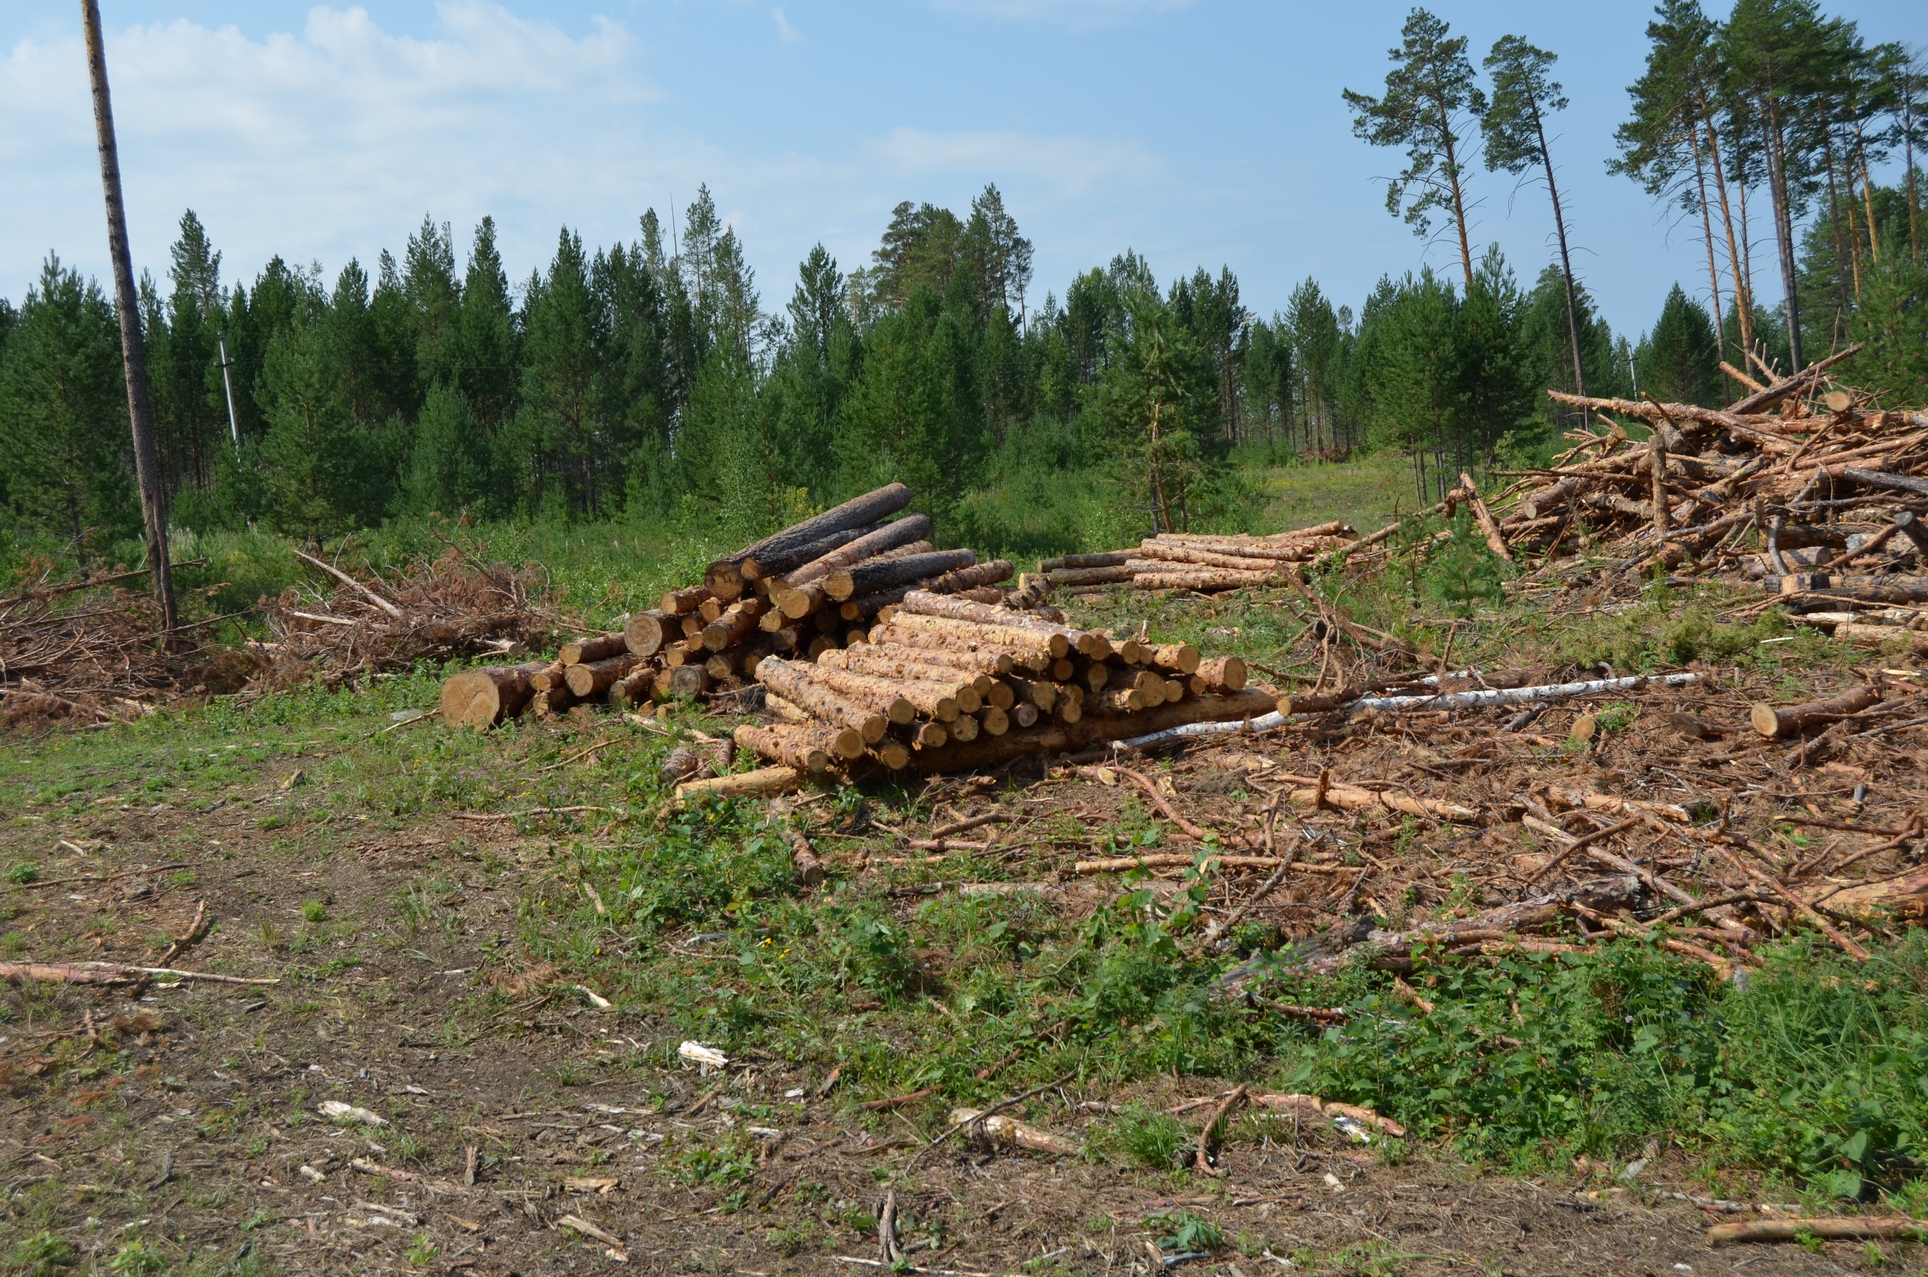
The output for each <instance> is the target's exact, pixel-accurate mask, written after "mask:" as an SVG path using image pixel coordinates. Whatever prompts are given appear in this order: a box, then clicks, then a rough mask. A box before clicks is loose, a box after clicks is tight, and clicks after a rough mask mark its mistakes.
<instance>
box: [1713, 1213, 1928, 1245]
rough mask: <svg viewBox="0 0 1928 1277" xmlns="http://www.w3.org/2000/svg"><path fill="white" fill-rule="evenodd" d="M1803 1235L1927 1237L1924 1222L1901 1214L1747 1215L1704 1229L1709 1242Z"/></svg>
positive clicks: (1843, 1238)
mask: <svg viewBox="0 0 1928 1277" xmlns="http://www.w3.org/2000/svg"><path fill="white" fill-rule="evenodd" d="M1807 1237H1820V1238H1825V1239H1830V1240H1834V1241H1878V1240H1881V1239H1883V1238H1911V1239H1913V1240H1915V1241H1928V1223H1924V1222H1923V1221H1921V1220H1918V1219H1909V1218H1908V1217H1907V1216H1905V1215H1892V1216H1888V1217H1886V1218H1879V1219H1870V1218H1861V1219H1855V1218H1844V1217H1839V1216H1836V1217H1833V1218H1828V1219H1750V1220H1746V1221H1743V1222H1741V1223H1736V1224H1715V1225H1714V1226H1713V1227H1712V1228H1710V1229H1708V1230H1707V1244H1708V1245H1709V1246H1727V1245H1732V1244H1733V1243H1735V1242H1798V1241H1801V1240H1802V1239H1803V1238H1807Z"/></svg>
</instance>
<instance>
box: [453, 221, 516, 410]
mask: <svg viewBox="0 0 1928 1277" xmlns="http://www.w3.org/2000/svg"><path fill="white" fill-rule="evenodd" d="M460 324H461V336H460V341H459V343H458V349H459V351H460V354H459V356H458V363H459V371H458V376H457V382H458V384H459V388H460V389H461V391H462V394H463V397H464V398H465V399H466V400H467V401H468V405H469V410H470V412H471V413H472V414H473V416H474V419H475V422H476V426H477V428H478V429H480V430H481V431H482V433H483V435H484V436H485V437H487V438H489V439H494V438H495V436H496V435H497V434H499V433H500V432H501V431H502V430H503V428H504V427H505V426H506V425H507V424H508V422H509V421H510V420H511V419H512V418H513V417H514V416H515V402H516V363H517V351H516V328H515V302H514V299H513V298H512V297H510V295H509V276H508V273H507V272H506V271H504V270H503V269H502V255H501V254H500V253H499V252H497V251H496V247H495V219H494V218H492V217H485V218H483V219H482V221H481V223H480V224H479V225H477V226H476V228H475V242H474V244H473V246H472V247H471V248H470V249H469V266H468V273H467V274H466V275H465V276H464V277H463V280H462V313H461V319H460Z"/></svg>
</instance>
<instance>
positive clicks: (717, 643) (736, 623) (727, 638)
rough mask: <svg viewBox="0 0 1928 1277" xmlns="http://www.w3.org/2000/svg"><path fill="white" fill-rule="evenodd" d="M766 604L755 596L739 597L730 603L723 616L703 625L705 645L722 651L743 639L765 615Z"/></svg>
mask: <svg viewBox="0 0 1928 1277" xmlns="http://www.w3.org/2000/svg"><path fill="white" fill-rule="evenodd" d="M765 606H767V605H766V604H765V603H764V602H763V600H762V599H755V598H750V599H738V600H737V601H736V602H734V603H732V604H730V606H729V608H728V610H726V611H725V612H724V613H723V614H722V615H721V616H719V617H717V618H716V620H714V621H712V622H710V623H709V624H708V625H706V626H704V627H703V646H704V647H706V648H708V649H709V650H710V651H712V652H720V651H722V650H723V649H724V648H726V647H729V646H730V645H731V644H732V643H736V642H739V641H741V640H742V638H743V637H744V636H745V635H746V634H748V633H749V632H750V631H751V630H752V629H755V628H756V621H757V618H758V617H759V616H762V615H763V610H764V608H765Z"/></svg>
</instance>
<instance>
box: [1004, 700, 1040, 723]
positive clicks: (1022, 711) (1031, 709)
mask: <svg viewBox="0 0 1928 1277" xmlns="http://www.w3.org/2000/svg"><path fill="white" fill-rule="evenodd" d="M1010 712H1011V725H1012V726H1014V727H1017V728H1019V729H1022V728H1026V727H1036V726H1037V724H1038V719H1039V718H1040V717H1042V715H1040V714H1039V712H1038V707H1037V706H1036V705H1033V704H1031V703H1030V702H1029V701H1026V702H1025V703H1024V704H1022V705H1013V706H1012V707H1011V711H1010Z"/></svg>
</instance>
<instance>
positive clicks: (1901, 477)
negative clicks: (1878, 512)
mask: <svg viewBox="0 0 1928 1277" xmlns="http://www.w3.org/2000/svg"><path fill="white" fill-rule="evenodd" d="M1828 474H1829V476H1830V477H1832V478H1836V479H1850V480H1853V481H1854V482H1855V483H1860V484H1865V485H1866V486H1868V487H1870V488H1887V489H1889V490H1891V491H1895V492H1912V493H1914V494H1915V495H1916V496H1924V497H1928V479H1922V478H1917V477H1916V476H1914V475H1911V474H1889V473H1887V472H1886V471H1882V470H1863V469H1861V468H1859V467H1858V466H1829V467H1828Z"/></svg>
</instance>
